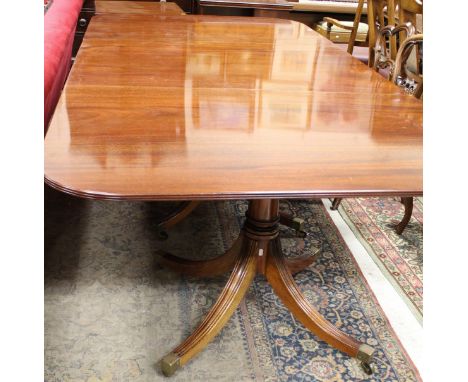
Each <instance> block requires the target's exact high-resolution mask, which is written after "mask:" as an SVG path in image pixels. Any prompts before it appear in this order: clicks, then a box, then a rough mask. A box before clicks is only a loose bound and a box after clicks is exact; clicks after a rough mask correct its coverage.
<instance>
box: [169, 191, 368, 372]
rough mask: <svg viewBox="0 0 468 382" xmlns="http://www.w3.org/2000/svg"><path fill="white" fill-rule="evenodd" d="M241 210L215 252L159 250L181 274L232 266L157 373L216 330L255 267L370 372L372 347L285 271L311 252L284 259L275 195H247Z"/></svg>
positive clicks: (179, 362)
mask: <svg viewBox="0 0 468 382" xmlns="http://www.w3.org/2000/svg"><path fill="white" fill-rule="evenodd" d="M246 215H247V219H246V221H245V224H244V227H243V229H242V231H241V233H240V235H239V238H238V239H237V240H236V242H235V243H234V245H233V246H232V247H231V249H229V250H228V251H227V252H226V253H225V254H224V255H222V256H220V257H219V258H216V259H214V260H208V261H190V260H183V259H180V258H177V257H175V256H172V255H169V254H167V253H162V254H161V259H162V263H163V264H164V265H166V266H168V267H169V268H171V269H173V270H175V271H181V272H183V273H186V274H191V275H197V276H207V275H214V274H219V273H221V272H225V271H227V270H229V269H232V272H231V276H230V277H229V280H228V282H227V284H226V286H225V287H224V289H223V291H222V292H221V294H220V296H219V297H218V300H217V301H216V303H215V304H214V306H213V307H212V309H211V311H210V312H209V313H208V315H207V316H206V317H205V319H204V320H203V321H202V322H201V324H200V325H199V326H198V328H197V329H196V330H195V331H194V332H193V333H192V334H191V335H190V336H189V337H188V338H187V339H186V340H185V341H183V342H182V343H181V344H180V345H179V346H177V347H176V348H175V349H174V350H172V351H171V352H170V353H169V354H167V355H166V356H165V357H164V358H163V359H162V361H161V366H162V371H163V373H164V374H165V375H166V376H170V375H172V374H173V373H174V372H175V371H176V370H177V369H179V368H180V367H181V366H183V365H184V364H186V363H187V362H188V361H189V360H190V359H191V358H193V357H194V356H195V355H196V354H197V353H199V352H200V351H201V350H203V348H204V347H205V346H206V345H207V344H208V343H209V342H210V341H211V340H212V339H213V338H214V337H215V336H216V335H217V334H218V333H219V332H220V331H221V329H222V328H223V326H224V325H225V324H226V323H227V321H228V320H229V318H230V317H231V316H232V314H233V313H234V311H235V309H236V308H237V306H238V305H239V303H240V302H241V300H242V298H243V297H244V295H245V293H246V292H247V289H248V288H249V286H250V284H251V283H252V282H253V279H254V277H255V275H256V274H257V273H258V274H262V275H265V277H266V278H267V280H268V282H269V283H270V284H271V286H272V287H273V290H274V291H275V292H276V294H277V295H278V296H279V298H280V299H281V300H282V301H283V303H284V304H285V305H286V307H288V309H289V310H290V311H291V312H292V313H293V314H294V315H295V316H296V318H297V319H298V320H299V321H301V322H302V324H303V325H304V326H305V327H306V328H308V329H309V330H311V331H312V332H313V333H314V334H315V335H317V336H318V337H319V338H321V339H322V340H324V341H326V342H327V343H328V344H330V345H331V346H333V347H335V348H336V349H338V350H341V351H343V352H345V353H346V354H349V355H350V356H351V357H357V358H358V359H359V360H360V361H361V363H362V365H363V368H364V370H365V371H366V372H368V373H369V372H371V368H370V362H371V359H372V353H373V352H374V349H372V348H371V347H370V346H368V345H366V344H363V343H360V342H358V341H356V340H355V339H354V338H352V337H350V336H348V335H347V334H345V333H343V332H342V331H340V330H339V329H338V328H336V327H335V326H334V325H332V324H331V323H330V322H329V321H327V320H326V319H325V318H324V317H323V316H322V315H320V313H319V312H318V311H317V310H316V309H315V308H314V307H313V306H312V305H311V304H310V303H309V302H308V301H307V300H306V299H305V297H304V296H303V294H302V293H301V291H300V290H299V288H298V287H297V285H296V283H295V281H294V279H293V277H292V275H291V273H294V272H297V271H299V270H301V269H303V268H305V267H306V266H308V265H309V264H310V263H312V262H313V260H314V259H315V256H314V255H315V254H314V255H313V256H307V257H305V258H301V259H298V260H288V259H286V258H285V257H284V256H283V252H282V249H281V243H280V240H279V237H278V232H279V231H278V223H279V221H280V214H279V201H278V200H270V199H263V200H252V201H250V203H249V208H248V211H247V214H246Z"/></svg>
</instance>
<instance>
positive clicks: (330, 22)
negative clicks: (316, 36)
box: [316, 0, 369, 54]
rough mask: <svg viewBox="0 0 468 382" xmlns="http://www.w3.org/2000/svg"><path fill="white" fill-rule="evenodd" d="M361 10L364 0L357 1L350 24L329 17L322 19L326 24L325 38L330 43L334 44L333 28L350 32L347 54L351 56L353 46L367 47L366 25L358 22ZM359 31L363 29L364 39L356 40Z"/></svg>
mask: <svg viewBox="0 0 468 382" xmlns="http://www.w3.org/2000/svg"><path fill="white" fill-rule="evenodd" d="M363 9H364V0H359V1H358V5H357V8H356V14H355V16H354V21H353V22H352V23H349V22H346V21H340V20H336V19H333V18H331V17H324V18H323V21H324V22H325V23H326V26H327V35H326V37H327V38H328V39H329V40H330V41H334V42H336V39H334V38H332V31H333V27H336V28H338V30H339V29H342V30H345V31H350V35H349V40H348V53H349V54H353V51H354V47H355V46H368V45H369V41H368V29H369V27H368V26H367V24H364V23H361V22H360V21H361V16H362V12H363ZM360 29H365V31H366V32H365V33H366V37H365V38H360V39H357V36H358V31H359V30H360ZM316 30H317V29H316ZM338 42H341V41H338Z"/></svg>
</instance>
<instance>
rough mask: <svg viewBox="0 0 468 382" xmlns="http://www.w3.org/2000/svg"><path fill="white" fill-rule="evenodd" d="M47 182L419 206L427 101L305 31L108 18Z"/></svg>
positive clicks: (83, 72) (249, 21) (99, 24)
mask: <svg viewBox="0 0 468 382" xmlns="http://www.w3.org/2000/svg"><path fill="white" fill-rule="evenodd" d="M45 177H46V181H47V182H48V183H49V184H50V185H52V186H54V187H56V188H58V189H60V190H62V191H64V192H68V193H71V194H74V195H79V196H82V197H90V198H103V199H136V200H195V199H196V200H202V199H204V200H210V199H257V198H304V197H324V196H330V197H332V196H362V195H400V196H415V195H421V194H422V102H421V101H420V100H417V99H414V97H412V96H410V95H407V94H405V93H404V92H403V91H401V90H400V89H399V88H398V87H396V86H395V85H393V84H391V83H390V82H388V81H386V80H385V79H384V78H382V77H381V76H379V75H378V74H377V73H374V72H373V71H372V70H371V69H369V68H368V67H366V66H365V65H363V64H362V63H360V62H359V61H358V60H356V59H354V58H352V57H351V56H350V55H348V54H347V53H345V52H343V51H341V50H340V49H338V48H336V47H335V46H333V44H332V43H330V42H329V41H327V40H326V39H325V38H323V37H322V36H320V35H318V34H317V33H316V32H314V31H312V30H311V29H310V28H308V27H306V26H305V25H303V24H300V23H297V22H294V21H289V20H278V19H256V18H242V17H217V16H142V15H118V14H113V15H98V16H95V17H94V18H93V19H92V21H91V23H90V26H89V28H88V31H87V32H86V37H85V39H84V41H83V45H82V47H81V49H80V51H79V53H78V55H77V58H76V62H75V64H74V66H73V68H72V70H71V73H70V76H69V78H68V81H67V83H66V85H65V88H64V91H63V93H62V96H61V98H60V100H59V103H58V106H57V108H56V111H55V115H54V117H53V119H52V121H51V124H50V127H49V130H48V132H47V135H46V138H45Z"/></svg>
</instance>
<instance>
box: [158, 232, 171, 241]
mask: <svg viewBox="0 0 468 382" xmlns="http://www.w3.org/2000/svg"><path fill="white" fill-rule="evenodd" d="M156 236H157V238H158V240H159V241H165V240H167V239H168V238H169V235H168V234H167V232H166V231H157V233H156Z"/></svg>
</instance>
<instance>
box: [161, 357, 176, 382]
mask: <svg viewBox="0 0 468 382" xmlns="http://www.w3.org/2000/svg"><path fill="white" fill-rule="evenodd" d="M179 368H180V358H179V357H178V356H177V354H175V353H169V354H167V355H166V356H165V357H164V358H163V359H162V360H161V370H162V372H163V374H164V375H165V376H166V377H170V376H171V375H173V374H174V373H175V372H176V371H177V369H179Z"/></svg>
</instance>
